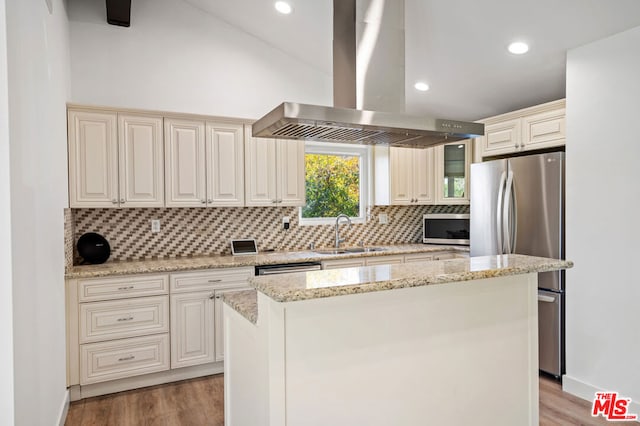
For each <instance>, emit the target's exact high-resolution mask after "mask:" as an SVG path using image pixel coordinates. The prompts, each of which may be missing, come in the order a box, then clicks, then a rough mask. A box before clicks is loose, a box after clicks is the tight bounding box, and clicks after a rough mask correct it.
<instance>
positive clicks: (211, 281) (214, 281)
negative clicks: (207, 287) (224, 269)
mask: <svg viewBox="0 0 640 426" xmlns="http://www.w3.org/2000/svg"><path fill="white" fill-rule="evenodd" d="M209 282H210V283H219V282H222V280H209Z"/></svg>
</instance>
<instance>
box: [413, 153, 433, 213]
mask: <svg viewBox="0 0 640 426" xmlns="http://www.w3.org/2000/svg"><path fill="white" fill-rule="evenodd" d="M413 151H414V152H413V154H412V157H413V185H412V186H413V197H414V200H415V201H414V203H415V204H433V203H434V202H435V194H434V189H435V188H434V182H433V180H434V179H433V178H434V173H435V170H434V167H433V166H434V162H433V151H434V149H433V148H427V149H414V150H413Z"/></svg>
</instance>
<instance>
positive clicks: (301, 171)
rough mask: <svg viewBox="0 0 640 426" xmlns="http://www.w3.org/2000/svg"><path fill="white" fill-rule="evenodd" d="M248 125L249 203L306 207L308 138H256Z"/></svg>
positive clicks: (246, 150) (247, 202)
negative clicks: (306, 152) (306, 141)
mask: <svg viewBox="0 0 640 426" xmlns="http://www.w3.org/2000/svg"><path fill="white" fill-rule="evenodd" d="M245 127H246V128H245V134H246V137H245V168H244V169H245V188H246V189H245V193H246V202H245V204H246V205H247V206H272V207H273V206H304V205H305V186H304V185H305V165H304V141H297V140H287V139H278V140H276V139H265V138H254V137H252V136H251V126H245Z"/></svg>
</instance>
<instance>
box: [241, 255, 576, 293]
mask: <svg viewBox="0 0 640 426" xmlns="http://www.w3.org/2000/svg"><path fill="white" fill-rule="evenodd" d="M456 261H457V262H465V261H467V259H453V260H442V261H440V262H456ZM572 267H573V262H572V261H568V260H557V261H556V262H552V263H546V264H544V265H538V266H533V267H532V266H523V267H518V266H514V267H506V268H497V269H487V270H481V271H470V272H464V273H451V274H440V275H434V276H426V277H425V276H412V277H404V278H398V279H392V280H385V281H376V282H373V283H364V284H353V285H342V286H336V287H322V288H313V289H304V290H291V291H275V290H274V288H273V287H271V286H269V285H263V284H262V283H260V282H257V283H256V282H254V281H253V278H252V279H250V281H249V283H250V285H252V286H253V287H254V288H255V289H256V290H258V291H260V292H261V293H263V294H265V295H266V296H268V297H270V298H271V299H273V300H274V301H276V302H280V303H287V302H298V301H303V300H311V299H322V298H326V297H334V296H345V295H350V294H361V293H371V292H376V291H387V290H395V289H401V288H411V287H421V286H427V285H436V284H447V283H454V282H464V281H472V280H480V279H486V278H496V277H504V276H512V275H524V274H529V273H540V272H551V271H558V270H562V269H569V268H572ZM365 268H367V267H365Z"/></svg>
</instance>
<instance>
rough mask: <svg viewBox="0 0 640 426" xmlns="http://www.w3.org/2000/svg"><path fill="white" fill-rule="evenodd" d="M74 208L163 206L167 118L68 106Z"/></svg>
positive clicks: (70, 183)
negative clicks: (164, 134)
mask: <svg viewBox="0 0 640 426" xmlns="http://www.w3.org/2000/svg"><path fill="white" fill-rule="evenodd" d="M68 136H69V146H68V148H69V204H70V206H71V207H162V206H163V205H164V197H163V195H164V194H163V187H164V182H163V177H164V172H163V163H162V159H163V144H162V141H163V134H162V117H157V116H146V115H134V114H117V113H108V112H96V111H88V110H87V111H85V110H69V114H68Z"/></svg>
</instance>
